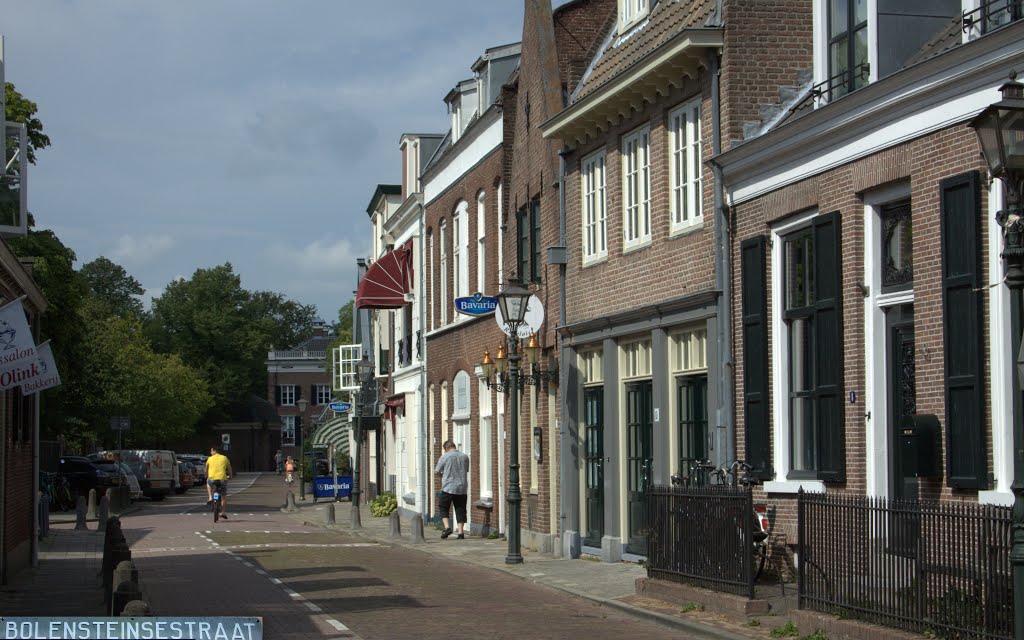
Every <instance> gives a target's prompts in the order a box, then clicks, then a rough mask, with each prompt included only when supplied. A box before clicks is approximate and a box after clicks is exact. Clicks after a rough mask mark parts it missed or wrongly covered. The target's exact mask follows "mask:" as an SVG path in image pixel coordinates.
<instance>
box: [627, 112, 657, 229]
mask: <svg viewBox="0 0 1024 640" xmlns="http://www.w3.org/2000/svg"><path fill="white" fill-rule="evenodd" d="M650 142H651V130H650V128H649V127H644V128H643V129H640V130H639V131H636V132H634V133H631V134H629V135H628V136H626V137H624V138H623V139H622V202H623V206H622V215H623V220H622V233H623V245H624V248H625V249H629V248H631V247H636V246H638V245H640V244H642V243H645V242H649V241H650V239H651V165H650Z"/></svg>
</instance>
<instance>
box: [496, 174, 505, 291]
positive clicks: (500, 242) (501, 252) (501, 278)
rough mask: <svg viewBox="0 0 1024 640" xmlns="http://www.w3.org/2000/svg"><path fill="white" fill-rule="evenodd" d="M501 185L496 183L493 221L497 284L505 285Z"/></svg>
mask: <svg viewBox="0 0 1024 640" xmlns="http://www.w3.org/2000/svg"><path fill="white" fill-rule="evenodd" d="M501 193H502V188H501V183H500V182H499V183H498V215H496V216H494V219H495V221H496V222H497V223H498V284H499V285H504V284H505V252H504V250H503V248H504V243H505V230H504V228H503V227H504V226H505V225H503V224H502V222H501V221H502V216H503V209H502V206H503V202H502V199H501Z"/></svg>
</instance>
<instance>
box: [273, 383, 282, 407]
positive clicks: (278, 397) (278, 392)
mask: <svg viewBox="0 0 1024 640" xmlns="http://www.w3.org/2000/svg"><path fill="white" fill-rule="evenodd" d="M274 404H275V405H277V406H279V407H280V406H281V385H279V384H275V385H274Z"/></svg>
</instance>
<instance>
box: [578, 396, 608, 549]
mask: <svg viewBox="0 0 1024 640" xmlns="http://www.w3.org/2000/svg"><path fill="white" fill-rule="evenodd" d="M583 411H584V416H583V427H584V430H585V431H584V433H585V434H586V443H585V447H586V448H585V449H584V452H585V455H584V463H583V464H584V468H585V473H586V487H585V492H586V510H587V512H586V528H585V530H584V537H583V544H586V545H588V546H591V547H600V546H601V538H603V537H604V389H600V388H597V389H587V390H586V391H584V392H583Z"/></svg>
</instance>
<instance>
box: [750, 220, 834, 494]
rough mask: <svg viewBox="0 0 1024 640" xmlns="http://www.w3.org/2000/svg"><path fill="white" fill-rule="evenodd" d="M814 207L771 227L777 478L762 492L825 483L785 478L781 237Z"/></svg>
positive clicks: (787, 430) (818, 487)
mask: <svg viewBox="0 0 1024 640" xmlns="http://www.w3.org/2000/svg"><path fill="white" fill-rule="evenodd" d="M818 215H819V212H818V210H817V209H812V210H810V211H806V212H804V213H802V214H799V215H796V216H793V218H792V219H791V220H787V221H786V222H785V223H784V224H781V225H779V226H777V227H773V228H772V230H771V252H772V253H771V267H770V268H771V282H772V283H773V285H772V290H771V296H772V301H771V308H772V311H771V332H772V334H771V344H772V345H773V346H772V353H774V354H777V355H778V357H773V358H772V365H771V366H772V380H773V384H772V400H773V405H774V406H773V408H772V418H773V424H772V429H773V441H772V463H773V466H774V468H775V475H776V477H777V478H779V480H777V481H768V482H765V483H764V490H765V492H766V493H796V492H797V491H799V490H800V489H803V490H804V491H811V492H814V493H823V492H824V491H825V483H824V482H823V481H821V480H805V479H800V480H789V479H788V478H789V472H790V471H792V468H791V466H790V465H791V460H790V446H791V438H790V436H791V433H792V432H791V425H790V418H791V416H790V405H789V390H790V382H789V331H788V330H787V327H786V320H785V318H784V317H783V316H784V315H785V314H784V313H783V309H785V300H784V297H785V292H786V285H785V283H786V279H785V274H784V273H783V268H784V262H785V259H784V257H783V256H784V252H785V250H786V241H785V237H786V236H787V235H789V234H791V233H793V232H795V231H798V230H799V229H801V228H803V227H806V226H808V225H810V224H811V220H812V219H813V218H814V217H816V216H818Z"/></svg>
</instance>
